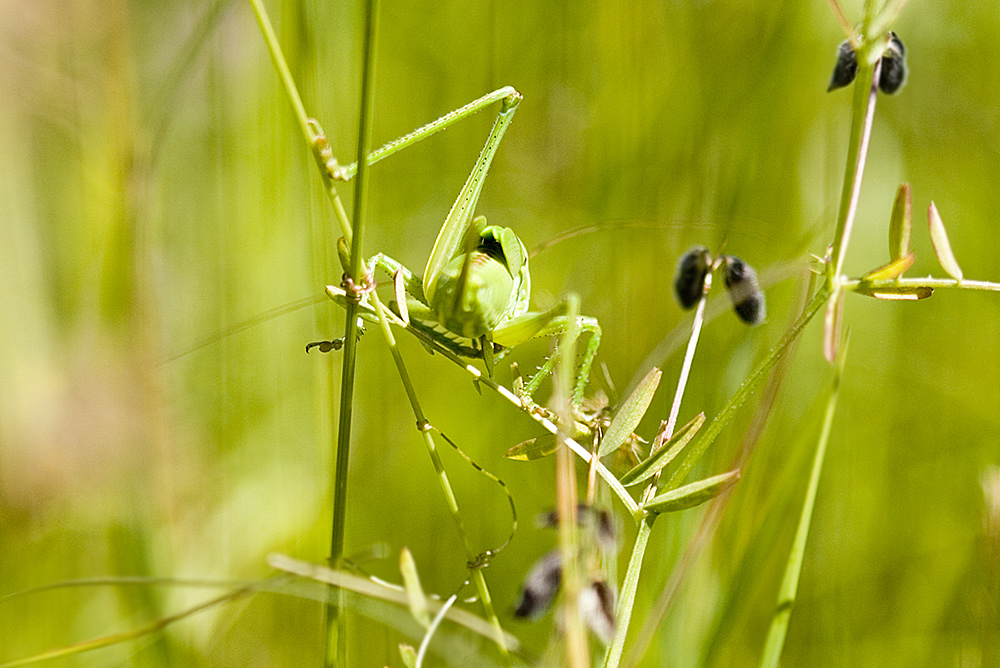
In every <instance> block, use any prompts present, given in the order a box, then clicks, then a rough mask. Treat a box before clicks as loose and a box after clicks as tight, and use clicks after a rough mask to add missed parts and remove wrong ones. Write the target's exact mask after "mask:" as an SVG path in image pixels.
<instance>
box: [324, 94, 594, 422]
mask: <svg viewBox="0 0 1000 668" xmlns="http://www.w3.org/2000/svg"><path fill="white" fill-rule="evenodd" d="M520 101H521V95H520V94H519V93H518V92H517V91H516V90H514V89H513V88H511V87H506V88H501V89H499V90H497V91H494V92H492V93H490V94H488V95H486V96H484V97H482V98H480V99H478V100H476V101H474V102H472V103H470V104H468V105H466V106H465V107H462V108H461V109H458V110H455V111H453V112H451V113H450V114H447V115H445V116H443V117H441V118H440V119H438V120H437V121H434V122H433V123H430V124H429V125H426V126H424V127H422V128H420V129H418V130H415V131H414V132H412V133H410V134H408V135H406V136H404V137H401V138H400V139H397V140H395V141H393V142H390V143H389V144H386V145H385V146H383V147H382V148H380V149H378V150H376V151H374V152H373V153H371V154H370V155H369V158H368V160H369V164H371V163H375V162H377V161H379V160H381V159H382V158H385V157H387V156H388V155H391V154H392V153H394V152H396V151H397V150H399V149H401V148H404V147H405V146H407V145H409V144H412V143H415V142H417V141H420V140H421V139H424V138H426V137H428V136H430V135H431V134H434V133H436V132H438V131H440V130H442V129H444V128H445V127H447V126H448V125H450V124H452V123H454V122H456V121H458V120H461V119H462V118H465V117H466V116H468V115H471V114H472V113H475V112H476V111H479V110H480V109H482V108H483V107H485V106H488V105H489V104H492V103H495V102H500V103H501V108H500V111H499V113H498V114H497V118H496V121H495V122H494V124H493V129H492V130H491V131H490V135H489V137H488V138H487V140H486V145H485V146H484V147H483V149H482V151H481V152H480V154H479V158H478V159H477V160H476V164H475V166H474V167H473V169H472V172H471V173H470V174H469V177H468V179H467V180H466V182H465V185H464V186H463V187H462V190H461V191H460V192H459V194H458V198H457V199H456V200H455V203H454V204H453V205H452V207H451V210H450V211H449V213H448V215H447V217H446V218H445V221H444V225H443V226H442V227H441V230H440V232H439V233H438V236H437V240H436V241H435V243H434V248H433V250H432V251H431V254H430V257H429V258H428V260H427V265H426V267H425V268H424V273H423V276H422V277H420V278H418V277H417V276H415V275H414V274H413V273H412V272H411V271H410V270H408V269H407V268H406V267H404V266H403V265H401V264H400V263H399V262H397V261H395V260H393V259H392V258H391V257H389V256H387V255H384V254H379V255H376V256H375V257H373V258H372V259H371V260H370V261H369V262H368V263H367V264H366V266H367V267H368V271H372V270H374V269H375V268H376V267H378V268H381V269H382V270H384V271H386V272H387V273H388V274H390V275H391V276H393V278H394V281H395V282H396V286H397V289H396V295H397V300H396V303H395V305H394V306H395V308H394V312H395V314H396V315H397V316H398V317H399V318H400V319H401V320H402V323H403V324H405V325H409V326H411V327H412V328H413V329H415V330H417V331H418V332H420V333H421V334H423V335H424V336H426V337H428V338H430V339H431V340H432V341H434V342H435V343H437V344H439V345H441V346H443V347H444V348H446V349H448V350H450V351H452V352H454V353H456V354H458V355H461V356H464V357H472V358H481V359H482V360H483V361H484V364H485V366H486V369H487V372H488V373H489V374H490V375H492V373H493V368H494V364H495V362H496V361H497V360H499V359H500V358H502V357H503V356H504V355H505V354H506V352H507V351H508V350H509V349H511V348H513V347H514V346H517V345H519V344H521V343H523V342H525V341H527V340H529V339H532V338H535V337H540V336H552V335H557V334H560V333H562V332H563V331H565V329H566V327H567V325H568V324H569V323H568V322H567V318H566V316H565V304H563V303H560V304H557V305H556V306H554V307H553V308H551V309H549V310H547V311H542V312H532V311H529V310H528V309H529V300H530V293H531V278H530V274H529V272H528V253H527V250H526V249H525V247H524V244H523V243H522V242H521V240H520V239H519V238H518V237H517V235H516V234H515V233H514V231H513V230H511V229H510V228H509V227H501V226H497V225H487V224H486V219H485V218H483V217H481V216H480V217H477V218H473V214H474V212H475V208H476V204H477V202H478V200H479V195H480V193H481V191H482V187H483V181H484V180H485V178H486V173H487V171H488V170H489V167H490V163H491V162H492V160H493V156H494V155H495V154H496V150H497V147H498V146H499V144H500V140H501V139H502V138H503V135H504V132H506V130H507V127H508V126H509V125H510V122H511V120H512V118H513V116H514V112H515V111H516V110H517V105H518V103H519V102H520ZM355 171H356V165H351V166H348V167H344V168H341V167H338V166H337V165H336V164H335V163H332V164H331V172H332V174H333V175H334V178H340V179H344V180H346V179H349V178H350V177H351V176H353V174H354V173H355ZM342 251H343V249H342ZM342 257H343V252H342ZM327 293H328V294H329V295H330V297H331V298H333V299H334V300H335V301H338V302H341V303H343V300H344V299H346V298H347V294H346V292H345V290H344V289H343V288H340V287H335V286H327ZM361 313H362V315H363V317H367V318H369V319H373V318H374V317H375V313H374V309H373V308H372V307H371V305H370V304H367V303H366V302H365V300H364V299H363V298H362V302H361ZM578 322H579V324H580V329H581V331H586V332H588V333H589V334H590V340H589V342H588V345H587V348H586V350H585V352H584V355H583V359H582V361H581V364H580V368H579V375H578V378H577V382H576V385H575V387H574V391H573V396H572V402H573V405H575V406H576V405H579V404H580V402H581V400H582V398H583V392H584V389H585V387H586V384H587V379H588V377H589V374H590V368H591V365H592V363H593V360H594V357H595V356H596V354H597V349H598V346H599V345H600V337H601V329H600V326H599V325H598V323H597V320H596V319H594V318H590V317H583V316H581V317H579V318H578ZM331 343H332V342H318V343H317V344H310V346H312V345H318V346H320V348H321V349H322V350H327V349H330V348H331V345H330V344H331ZM324 344H325V345H324ZM554 361H555V356H553V357H552V358H550V359H549V360H547V361H546V362H545V364H543V365H542V367H541V368H540V369H539V372H538V373H537V374H535V376H534V377H533V378H532V379H531V380H530V381H529V382H528V383H527V384H526V385H525V386H524V388H523V392H522V399H524V400H525V401H528V400H529V398H530V396H531V395H532V394H533V393H534V392H535V390H537V389H538V386H539V385H540V384H541V381H542V380H543V379H544V378H545V377H546V376H547V375H548V374H549V373H550V372H551V370H552V367H553V366H554Z"/></svg>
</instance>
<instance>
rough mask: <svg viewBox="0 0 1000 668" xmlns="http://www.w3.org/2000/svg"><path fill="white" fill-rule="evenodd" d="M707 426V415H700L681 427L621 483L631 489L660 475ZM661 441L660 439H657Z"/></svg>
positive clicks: (622, 478)
mask: <svg viewBox="0 0 1000 668" xmlns="http://www.w3.org/2000/svg"><path fill="white" fill-rule="evenodd" d="M704 424H705V414H704V413H699V414H698V415H696V416H695V417H694V419H693V420H691V421H690V422H688V423H687V424H686V425H684V426H683V427H681V428H680V429H678V430H677V431H676V433H674V435H673V436H672V437H671V438H670V440H668V441H667V442H666V443H664V444H663V445H661V446H660V447H658V448H657V449H656V450H655V451H654V452H652V453H651V454H650V455H649V457H647V458H646V459H645V460H644V461H643V462H642V463H640V464H639V465H638V466H636V467H635V468H633V469H632V470H631V471H629V472H628V473H626V474H625V475H623V476H622V477H621V483H622V484H623V485H624V486H626V487H630V486H631V485H635V484H636V483H640V482H643V481H645V480H649V479H650V478H652V477H653V476H654V475H656V474H657V473H659V472H660V471H662V470H663V469H664V467H666V466H667V465H668V464H669V463H670V462H672V461H673V460H674V458H675V457H677V455H678V454H680V452H681V450H683V449H684V446H685V445H687V444H688V443H690V442H691V439H692V438H694V437H695V434H697V433H698V430H699V429H701V427H702V425H704ZM657 440H659V439H657Z"/></svg>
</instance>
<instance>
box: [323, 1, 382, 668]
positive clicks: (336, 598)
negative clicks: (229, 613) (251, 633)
mask: <svg viewBox="0 0 1000 668" xmlns="http://www.w3.org/2000/svg"><path fill="white" fill-rule="evenodd" d="M377 33H378V0H368V2H367V4H366V16H365V40H364V59H363V63H364V66H363V68H362V75H361V109H360V112H359V114H358V117H359V123H358V160H359V161H361V162H362V164H361V168H360V169H359V170H358V179H357V183H355V184H354V226H353V227H352V228H351V229H352V232H353V234H352V236H351V264H350V268H349V272H348V274H349V275H348V276H347V277H346V278H347V279H348V280H353V281H354V283H355V284H356V285H358V286H361V285H364V284H366V282H367V281H366V279H367V273H368V269H367V267H365V264H364V261H363V259H362V250H361V249H362V241H363V240H364V231H365V204H366V200H367V194H368V165H367V164H366V163H365V162H364V157H365V156H366V155H368V146H369V144H370V143H371V125H372V115H373V113H374V97H375V41H376V35H377ZM346 311H347V315H346V318H345V324H344V360H343V367H342V371H341V383H340V411H339V421H338V430H337V450H336V464H335V466H334V470H333V475H334V480H333V523H332V527H331V531H330V565H331V567H333V568H336V567H337V566H338V565H339V563H340V559H341V557H342V556H343V554H344V534H345V529H346V525H347V482H348V480H347V473H348V465H349V462H350V452H351V423H352V419H353V416H354V379H355V371H356V368H357V350H358V304H357V300H354V299H349V300H348V302H347V309H346ZM330 595H331V598H330V601H329V604H328V606H327V611H326V612H327V617H326V624H327V629H326V630H327V633H326V640H327V651H326V663H327V666H330V667H331V668H332V667H333V666H346V665H348V663H347V625H346V619H345V616H344V614H343V591H342V590H339V589H336V590H335V589H331V590H330Z"/></svg>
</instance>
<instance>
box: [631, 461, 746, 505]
mask: <svg viewBox="0 0 1000 668" xmlns="http://www.w3.org/2000/svg"><path fill="white" fill-rule="evenodd" d="M739 479H740V470H739V469H735V470H733V471H729V472H727V473H720V474H719V475H715V476H712V477H711V478H705V479H704V480H699V481H698V482H693V483H691V484H690V485H684V486H683V487H678V488H677V489H674V490H671V491H669V492H665V493H663V494H660V495H659V496H657V497H654V498H653V499H652V500H650V502H649V503H647V504H646V505H645V506H644V509H645V510H646V511H647V512H650V513H672V512H676V511H678V510H687V509H688V508H694V507H695V506H700V505H701V504H703V503H705V502H706V501H710V500H711V499H714V498H715V497H717V496H718V495H719V494H722V492H724V491H726V490H727V489H729V488H730V487H732V486H733V485H735V484H736V482H737V481H738V480H739Z"/></svg>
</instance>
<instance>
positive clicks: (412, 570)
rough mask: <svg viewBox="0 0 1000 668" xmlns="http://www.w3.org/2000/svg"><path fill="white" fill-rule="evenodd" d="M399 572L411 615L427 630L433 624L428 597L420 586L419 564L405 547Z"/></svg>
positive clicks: (401, 552) (400, 552)
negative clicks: (401, 575) (428, 606)
mask: <svg viewBox="0 0 1000 668" xmlns="http://www.w3.org/2000/svg"><path fill="white" fill-rule="evenodd" d="M399 572H400V573H402V574H403V588H404V589H405V590H406V602H407V604H409V606H410V613H411V614H412V615H413V618H414V619H416V620H417V621H418V622H419V623H420V625H421V626H423V627H425V628H426V627H427V626H429V625H430V623H431V615H430V613H429V612H427V596H425V595H424V589H423V587H421V586H420V577H419V576H418V575H417V564H416V562H414V561H413V555H412V554H410V551H409V550H408V549H406V548H405V547H404V548H403V549H402V550H400V551H399Z"/></svg>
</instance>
